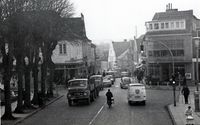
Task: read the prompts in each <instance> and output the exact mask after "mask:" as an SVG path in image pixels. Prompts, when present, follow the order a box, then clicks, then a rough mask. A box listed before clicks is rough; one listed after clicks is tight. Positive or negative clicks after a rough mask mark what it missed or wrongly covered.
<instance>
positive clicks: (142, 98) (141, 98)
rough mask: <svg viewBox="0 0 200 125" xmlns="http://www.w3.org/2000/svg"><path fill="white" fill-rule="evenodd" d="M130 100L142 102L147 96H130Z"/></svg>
mask: <svg viewBox="0 0 200 125" xmlns="http://www.w3.org/2000/svg"><path fill="white" fill-rule="evenodd" d="M128 101H131V102H142V101H146V97H140V98H136V97H128Z"/></svg>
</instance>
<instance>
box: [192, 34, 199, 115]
mask: <svg viewBox="0 0 200 125" xmlns="http://www.w3.org/2000/svg"><path fill="white" fill-rule="evenodd" d="M193 39H194V42H195V47H196V83H195V84H196V91H195V92H194V106H195V111H196V112H199V111H200V108H199V107H200V106H199V85H198V82H199V64H198V63H199V62H198V59H199V42H200V37H194V38H193Z"/></svg>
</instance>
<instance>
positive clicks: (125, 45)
mask: <svg viewBox="0 0 200 125" xmlns="http://www.w3.org/2000/svg"><path fill="white" fill-rule="evenodd" d="M112 44H113V48H114V51H115V55H116V57H118V56H120V55H121V54H122V53H124V52H125V51H126V50H127V49H129V47H130V43H129V42H112Z"/></svg>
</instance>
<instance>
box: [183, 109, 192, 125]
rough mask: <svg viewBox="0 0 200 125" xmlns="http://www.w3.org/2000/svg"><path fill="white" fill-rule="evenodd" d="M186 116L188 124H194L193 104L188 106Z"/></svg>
mask: <svg viewBox="0 0 200 125" xmlns="http://www.w3.org/2000/svg"><path fill="white" fill-rule="evenodd" d="M185 116H186V125H194V117H193V111H192V108H191V106H188V108H187V109H186V110H185Z"/></svg>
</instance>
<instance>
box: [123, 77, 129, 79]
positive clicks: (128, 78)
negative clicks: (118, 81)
mask: <svg viewBox="0 0 200 125" xmlns="http://www.w3.org/2000/svg"><path fill="white" fill-rule="evenodd" d="M122 79H131V78H130V77H122Z"/></svg>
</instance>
